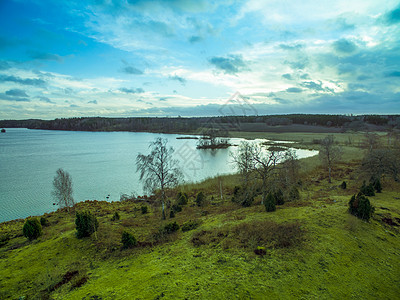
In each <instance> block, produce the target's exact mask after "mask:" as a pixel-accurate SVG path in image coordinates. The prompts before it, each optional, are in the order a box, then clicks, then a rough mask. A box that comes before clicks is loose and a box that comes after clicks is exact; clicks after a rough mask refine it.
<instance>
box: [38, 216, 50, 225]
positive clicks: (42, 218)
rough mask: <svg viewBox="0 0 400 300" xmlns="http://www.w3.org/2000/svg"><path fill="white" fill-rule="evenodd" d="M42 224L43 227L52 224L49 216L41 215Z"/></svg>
mask: <svg viewBox="0 0 400 300" xmlns="http://www.w3.org/2000/svg"><path fill="white" fill-rule="evenodd" d="M40 225H42V227H46V226H50V222H49V220H48V219H47V218H45V217H40Z"/></svg>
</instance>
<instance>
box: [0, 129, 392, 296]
mask: <svg viewBox="0 0 400 300" xmlns="http://www.w3.org/2000/svg"><path fill="white" fill-rule="evenodd" d="M244 135H247V134H244ZM242 137H244V136H242ZM247 137H249V136H247ZM257 137H258V138H264V136H262V135H261V136H260V134H259V135H258V136H257ZM265 138H267V137H265ZM314 138H315V136H312V137H310V141H313V139H314ZM279 140H285V138H279ZM344 140H345V138H343V141H344ZM304 141H306V140H305V137H303V142H304ZM307 141H308V140H307ZM346 147H347V148H346V149H345V156H344V158H343V162H342V163H340V164H338V165H337V166H336V167H335V168H334V172H333V178H334V181H333V183H332V184H329V183H328V182H327V172H326V171H325V169H324V168H322V167H321V166H320V163H319V160H318V158H316V157H313V158H308V159H305V160H302V161H301V164H302V173H301V177H302V178H301V179H302V182H303V184H302V187H301V192H300V193H301V200H300V201H296V202H288V203H285V204H284V205H281V206H278V207H277V211H275V212H270V213H267V212H266V211H265V208H264V206H262V205H261V204H260V201H261V198H260V196H258V197H256V199H255V202H254V203H253V205H252V206H251V207H248V208H243V207H241V206H239V205H237V204H235V203H232V202H231V197H232V195H233V190H234V186H235V185H238V184H239V183H240V178H239V176H238V175H230V176H222V177H216V178H211V179H208V180H206V181H204V182H201V183H199V184H187V185H184V186H181V187H180V188H179V190H182V191H184V192H186V193H187V194H188V196H189V203H188V204H187V205H185V206H183V210H182V211H181V212H178V213H176V216H175V217H174V218H169V219H167V220H165V221H162V220H161V219H160V216H161V211H160V207H159V206H158V205H156V204H150V203H146V202H145V201H141V202H138V201H124V202H113V203H108V202H95V201H90V202H82V203H78V204H77V205H76V206H75V208H74V210H75V211H82V210H90V211H91V212H92V213H94V214H95V215H96V216H97V218H98V220H99V229H98V232H97V234H96V235H92V236H91V237H89V238H84V239H77V238H76V236H75V232H76V230H75V224H74V212H73V211H72V212H67V211H66V210H59V211H57V212H54V213H51V214H48V215H45V218H46V219H47V220H48V221H49V226H47V227H44V228H43V235H42V236H41V237H39V239H37V240H34V241H31V242H30V241H28V240H27V239H26V238H25V237H23V236H22V226H23V223H24V220H17V221H11V222H6V223H2V224H0V238H1V239H0V241H1V242H0V245H1V247H0V258H1V259H0V278H1V280H0V299H18V298H19V297H22V296H25V297H26V298H25V299H46V298H47V299H162V298H163V299H230V298H238V299H266V298H268V299H301V298H304V299H309V298H321V299H360V298H363V299H377V298H378V299H396V298H398V295H399V294H400V240H399V237H400V231H399V226H397V225H400V193H399V191H400V185H399V183H396V182H393V181H391V180H389V179H386V180H385V181H384V182H383V188H384V189H383V192H382V193H380V194H377V195H376V196H374V197H370V200H371V203H372V204H373V205H374V206H375V213H374V215H373V218H372V219H371V220H370V221H369V222H365V221H362V220H360V219H358V218H356V217H354V216H352V215H350V214H349V213H348V212H347V208H348V201H349V199H350V197H351V195H353V194H354V193H356V192H357V191H358V188H359V186H360V185H361V181H360V180H359V179H358V174H357V169H358V165H359V161H358V160H357V158H359V157H360V151H361V150H360V149H358V148H356V147H355V146H352V145H347V146H346ZM357 149H358V150H357ZM357 151H358V152H357ZM357 153H358V155H356V154H357ZM343 180H345V181H346V182H347V186H348V188H347V189H345V190H343V189H341V188H339V185H340V183H341V182H342V181H343ZM200 191H203V192H204V193H205V195H206V197H207V202H206V204H205V205H204V206H202V207H198V206H196V205H195V201H194V200H195V196H196V195H197V193H198V192H200ZM176 193H177V190H175V191H171V192H170V200H171V201H174V199H175V195H176ZM144 205H146V206H147V207H148V209H149V212H148V213H147V214H142V211H141V207H142V206H144ZM115 212H118V213H119V215H120V217H121V218H120V219H119V220H115V221H112V220H111V219H112V217H113V215H114V213H115ZM388 219H390V220H392V221H393V223H392V224H389V223H390V222H389V221H388ZM190 221H192V222H195V223H196V224H197V225H198V226H197V227H196V228H195V229H193V230H189V231H182V230H178V231H177V232H174V233H170V234H161V235H160V232H161V231H160V228H163V227H164V226H165V225H167V224H169V223H171V222H177V224H179V225H181V226H182V225H183V224H185V223H187V222H190ZM123 231H129V232H131V233H133V234H134V236H135V237H136V238H137V240H138V241H139V244H138V245H137V246H136V247H135V248H132V249H122V244H121V234H122V232H123ZM255 250H264V251H265V252H262V254H263V255H258V254H260V252H258V254H256V252H257V251H256V252H255Z"/></svg>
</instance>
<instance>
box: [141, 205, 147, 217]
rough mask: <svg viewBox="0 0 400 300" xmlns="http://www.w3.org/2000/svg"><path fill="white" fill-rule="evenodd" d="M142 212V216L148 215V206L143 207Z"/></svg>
mask: <svg viewBox="0 0 400 300" xmlns="http://www.w3.org/2000/svg"><path fill="white" fill-rule="evenodd" d="M140 210H141V211H142V215H144V214H147V212H148V208H147V206H146V205H143V206H141V207H140Z"/></svg>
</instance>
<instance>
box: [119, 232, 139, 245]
mask: <svg viewBox="0 0 400 300" xmlns="http://www.w3.org/2000/svg"><path fill="white" fill-rule="evenodd" d="M121 243H122V248H123V249H128V248H133V247H135V246H136V244H137V241H136V238H135V237H134V236H133V234H131V233H129V232H127V231H124V232H123V233H122V238H121Z"/></svg>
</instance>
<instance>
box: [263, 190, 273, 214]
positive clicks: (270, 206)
mask: <svg viewBox="0 0 400 300" xmlns="http://www.w3.org/2000/svg"><path fill="white" fill-rule="evenodd" d="M264 206H265V210H266V211H267V212H270V211H275V210H276V206H275V197H274V196H273V194H272V193H271V192H269V193H268V195H267V197H266V199H265V201H264Z"/></svg>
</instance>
